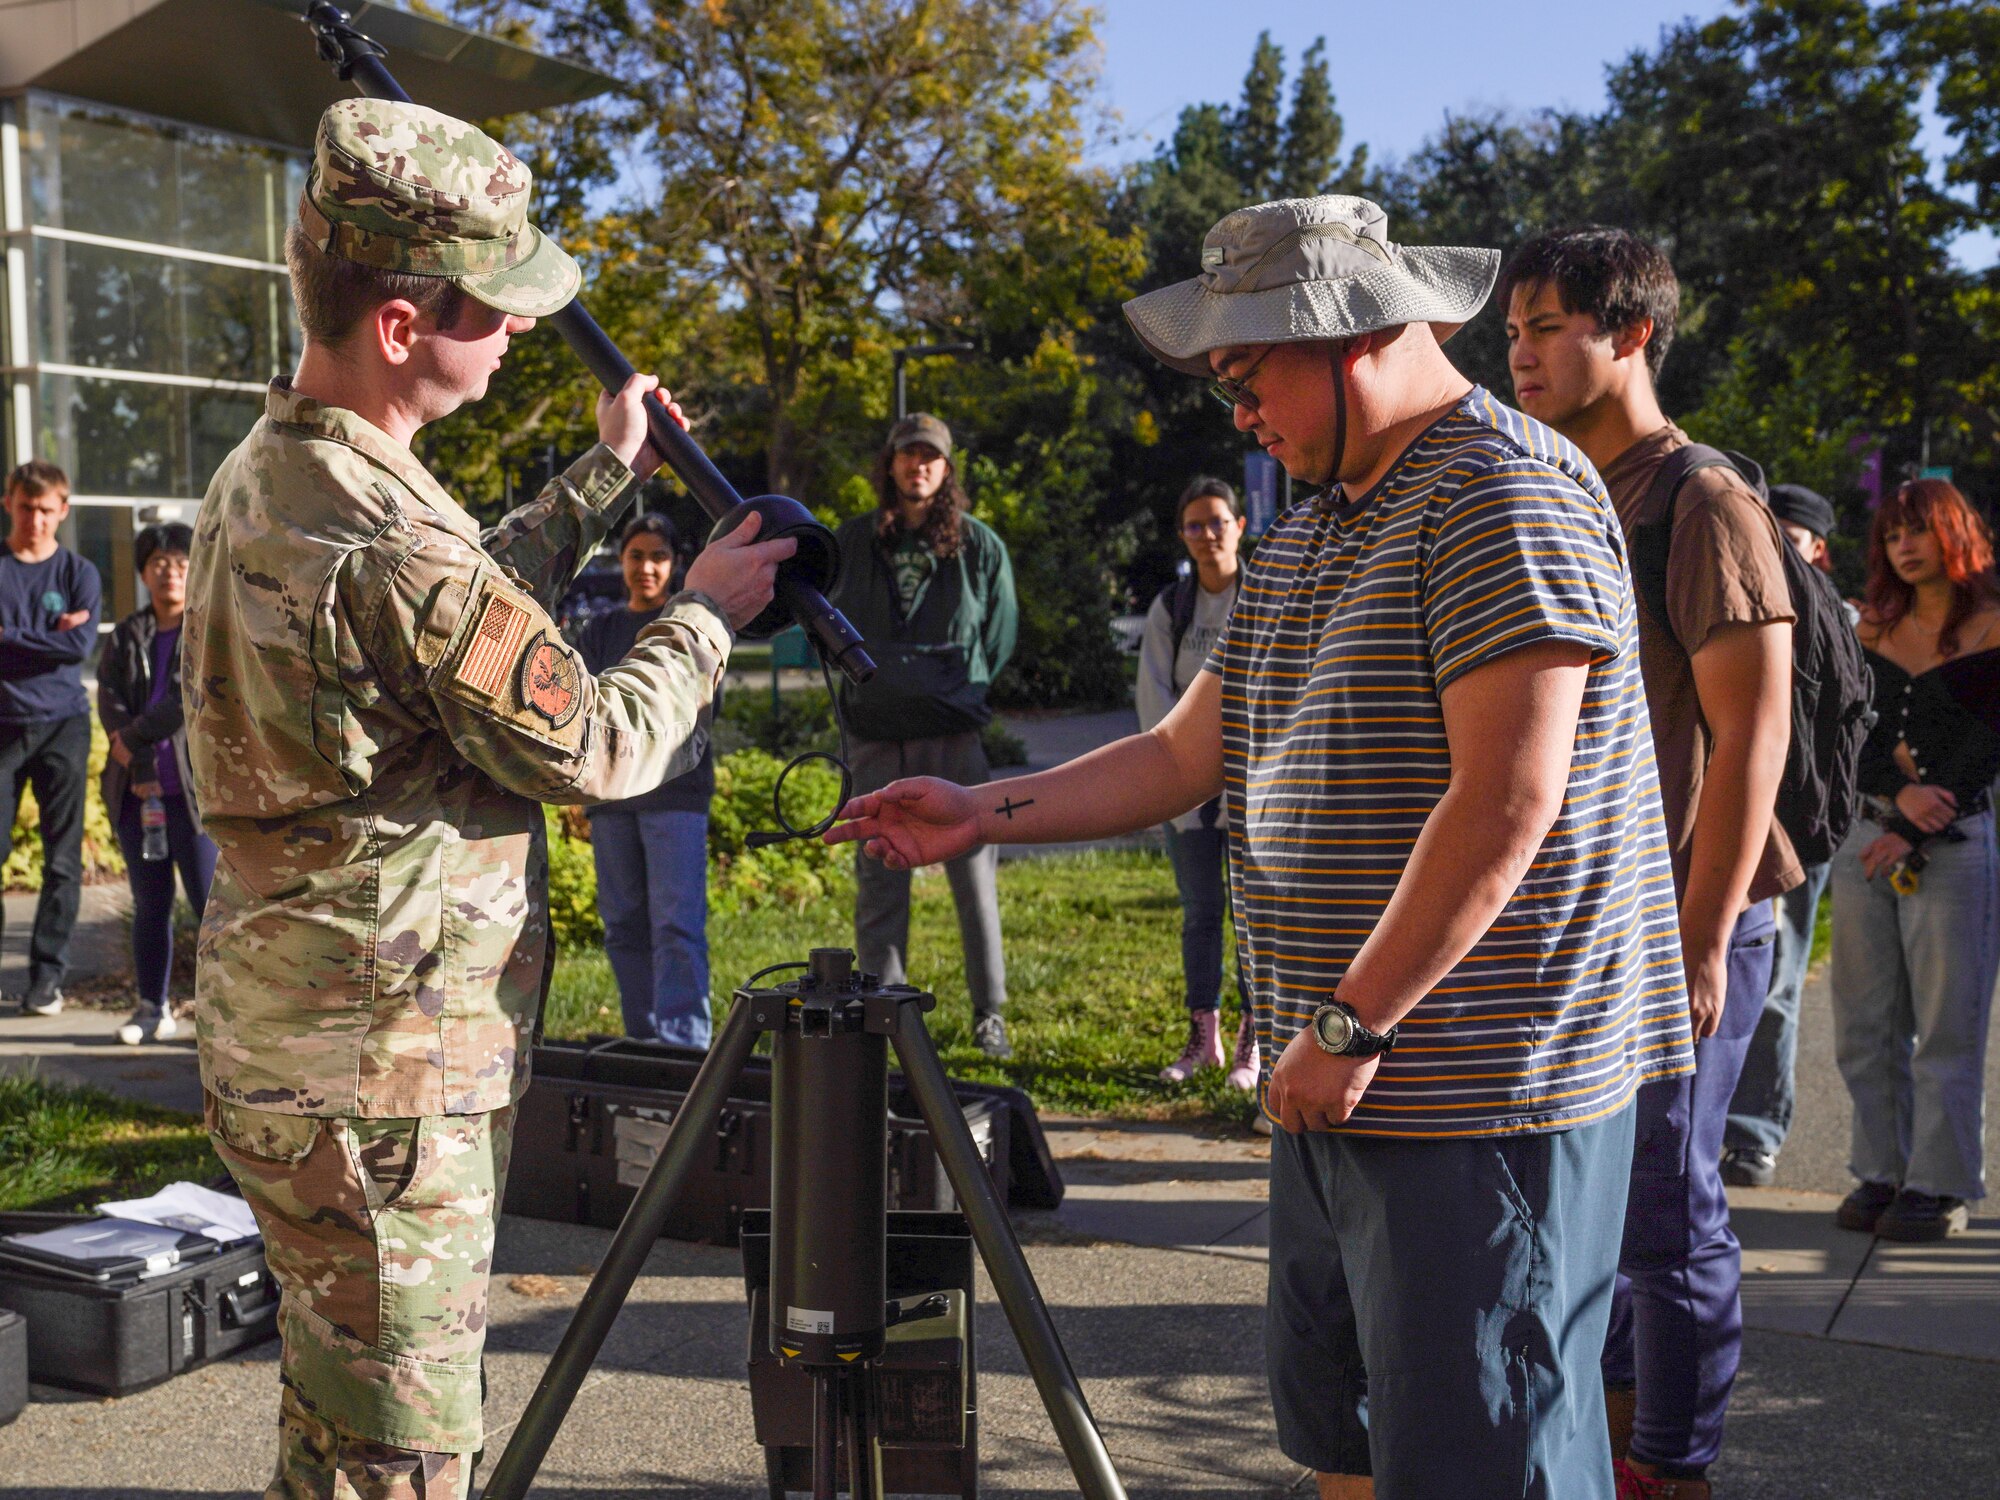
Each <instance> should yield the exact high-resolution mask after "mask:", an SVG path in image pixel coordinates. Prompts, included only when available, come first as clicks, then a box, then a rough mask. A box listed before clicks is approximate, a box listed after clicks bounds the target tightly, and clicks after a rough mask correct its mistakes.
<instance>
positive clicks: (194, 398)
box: [181, 390, 264, 496]
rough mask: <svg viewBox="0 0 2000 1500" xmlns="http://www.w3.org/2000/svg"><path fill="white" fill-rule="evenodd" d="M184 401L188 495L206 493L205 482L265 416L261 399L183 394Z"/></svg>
mask: <svg viewBox="0 0 2000 1500" xmlns="http://www.w3.org/2000/svg"><path fill="white" fill-rule="evenodd" d="M181 394H182V395H184V396H185V397H186V398H187V424H188V463H189V465H190V468H189V472H188V485H187V491H186V493H188V494H189V495H195V496H199V495H205V494H207V493H208V482H209V480H211V479H213V478H214V477H215V471H216V470H217V469H219V468H220V467H221V466H222V461H223V459H225V458H227V457H228V456H229V455H230V454H231V453H232V452H233V451H235V448H236V445H237V444H239V443H241V442H242V441H243V439H244V438H246V437H248V436H249V435H250V429H251V428H252V427H254V426H256V425H257V419H258V418H259V417H261V416H263V415H264V398H263V397H262V396H253V395H251V394H250V393H249V392H248V391H194V390H190V391H183V392H182V393H181Z"/></svg>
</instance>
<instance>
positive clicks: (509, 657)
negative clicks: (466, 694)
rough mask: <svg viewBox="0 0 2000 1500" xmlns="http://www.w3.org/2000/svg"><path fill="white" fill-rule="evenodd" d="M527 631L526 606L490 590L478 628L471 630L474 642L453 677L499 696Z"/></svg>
mask: <svg viewBox="0 0 2000 1500" xmlns="http://www.w3.org/2000/svg"><path fill="white" fill-rule="evenodd" d="M527 633H528V612H527V610H525V609H523V608H522V607H521V606H520V605H518V604H516V603H515V602H514V601H513V600H511V599H508V598H506V597H505V596H503V595H501V594H499V593H497V592H495V593H489V594H488V595H487V596H486V605H485V607H484V609H482V610H481V611H480V615H479V628H478V629H477V630H475V631H474V632H473V633H472V644H471V645H469V646H467V647H466V648H465V655H464V656H463V657H461V658H460V659H459V663H458V670H457V671H456V672H454V673H452V676H453V678H454V679H455V680H457V681H459V682H461V683H463V684H464V685H465V686H467V687H469V688H471V689H472V690H473V691H474V692H475V693H484V694H485V695H486V696H487V697H489V698H497V697H499V696H500V689H501V687H502V686H503V685H504V684H505V683H506V681H507V678H508V676H509V674H510V673H511V672H512V670H513V667H514V659H515V657H516V656H518V655H519V654H520V651H521V637H522V636H524V635H526V634H527Z"/></svg>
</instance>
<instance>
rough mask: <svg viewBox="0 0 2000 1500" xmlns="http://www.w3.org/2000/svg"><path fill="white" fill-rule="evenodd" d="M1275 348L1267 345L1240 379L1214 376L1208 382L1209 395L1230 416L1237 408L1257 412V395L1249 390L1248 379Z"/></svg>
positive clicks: (1275, 346) (1273, 345) (1272, 345)
mask: <svg viewBox="0 0 2000 1500" xmlns="http://www.w3.org/2000/svg"><path fill="white" fill-rule="evenodd" d="M1277 347H1278V346H1277V345H1276V344H1270V345H1267V346H1266V347H1265V350H1264V352H1263V353H1262V354H1260V355H1258V356H1257V361H1256V363H1255V364H1253V365H1251V366H1250V368H1249V369H1247V370H1245V371H1244V372H1243V374H1242V375H1241V376H1240V377H1237V378H1234V379H1232V378H1231V377H1230V376H1227V375H1218V376H1216V377H1215V379H1214V380H1212V381H1210V382H1209V385H1208V393H1209V395H1211V396H1213V397H1214V398H1215V399H1216V400H1217V401H1220V402H1221V403H1222V404H1223V405H1224V406H1226V407H1228V408H1229V411H1230V414H1231V415H1232V416H1233V415H1234V414H1235V412H1236V408H1237V407H1239V406H1240V407H1242V408H1243V409H1244V410H1245V411H1255V410H1257V407H1258V404H1259V398H1258V395H1257V393H1256V392H1255V391H1253V390H1251V389H1250V377H1251V376H1252V375H1255V374H1256V373H1257V371H1258V370H1259V369H1260V368H1261V367H1262V366H1263V363H1264V361H1265V360H1267V359H1269V358H1270V357H1271V350H1273V349H1275V348H1277Z"/></svg>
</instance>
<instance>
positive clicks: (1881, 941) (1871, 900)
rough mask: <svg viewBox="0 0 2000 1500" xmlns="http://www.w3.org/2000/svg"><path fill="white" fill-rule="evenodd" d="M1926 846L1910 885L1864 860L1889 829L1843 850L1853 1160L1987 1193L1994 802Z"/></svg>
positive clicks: (1840, 984)
mask: <svg viewBox="0 0 2000 1500" xmlns="http://www.w3.org/2000/svg"><path fill="white" fill-rule="evenodd" d="M1955 826H1956V827H1957V828H1958V829H1959V830H1960V831H1961V832H1963V833H1964V834H1965V835H1966V837H1965V839H1964V841H1963V842H1962V843H1956V844H1947V843H1944V842H1942V841H1940V840H1936V839H1933V840H1931V841H1930V842H1929V843H1928V844H1926V845H1925V846H1924V852H1925V853H1926V854H1927V855H1929V857H1930V863H1929V864H1928V865H1927V866H1926V867H1925V869H1924V871H1923V873H1922V875H1921V876H1920V877H1919V878H1918V885H1917V891H1916V894H1915V895H1912V896H1899V895H1897V894H1896V893H1895V892H1894V891H1893V890H1891V889H1890V888H1889V877H1888V876H1887V875H1886V874H1882V875H1878V876H1876V877H1875V878H1874V879H1873V880H1869V879H1866V878H1865V877H1863V875H1862V873H1861V851H1862V850H1863V849H1865V848H1866V847H1867V846H1868V844H1869V842H1870V841H1871V840H1872V839H1874V838H1875V837H1876V836H1877V835H1878V834H1879V833H1880V832H1881V831H1882V830H1881V829H1880V828H1878V827H1877V826H1876V825H1875V824H1873V823H1870V822H1866V821H1864V822H1861V823H1859V824H1857V825H1856V826H1855V830H1854V832H1853V833H1852V834H1850V835H1849V836H1848V840H1847V842H1846V843H1845V844H1843V845H1842V846H1841V848H1840V852H1839V853H1838V854H1836V855H1834V857H1833V1045H1834V1056H1835V1058H1836V1059H1837V1060H1838V1062H1839V1064H1840V1076H1841V1077H1842V1078H1843V1079H1845V1080H1846V1082H1847V1092H1848V1094H1849V1095H1850V1096H1851V1097H1852V1099H1853V1100H1854V1137H1853V1152H1852V1155H1851V1156H1850V1157H1849V1160H1848V1167H1849V1169H1850V1170H1851V1171H1852V1172H1853V1173H1854V1175H1855V1176H1856V1177H1859V1178H1860V1179H1861V1180H1862V1181H1864V1182H1882V1183H1890V1184H1894V1185H1898V1186H1902V1187H1907V1188H1910V1189H1912V1190H1913V1191H1915V1192H1920V1193H1934V1194H1937V1195H1939V1196H1941V1197H1947V1198H1980V1197H1984V1196H1985V1193H1986V1162H1985V1152H1984V1146H1985V1075H1986V1029H1987V1023H1988V1020H1989V1019H1990V1016H1991V1012H1992V1009H1993V981H1994V972H1995V970H1996V968H2000V930H1996V929H2000V862H1996V857H1995V852H1994V847H1993V814H1992V813H1990V812H1988V813H1980V814H1978V815H1977V816H1975V817H1969V818H1961V819H1960V820H1959V821H1958V823H1957V824H1956V825H1955Z"/></svg>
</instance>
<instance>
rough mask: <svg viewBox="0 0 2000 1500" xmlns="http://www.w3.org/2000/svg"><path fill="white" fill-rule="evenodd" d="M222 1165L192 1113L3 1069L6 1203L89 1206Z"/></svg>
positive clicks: (0, 1152)
mask: <svg viewBox="0 0 2000 1500" xmlns="http://www.w3.org/2000/svg"><path fill="white" fill-rule="evenodd" d="M221 1170H222V1163H221V1162H219V1161H217V1160H216V1159H215V1153H214V1152H212V1151H211V1150H209V1146H208V1132H207V1131H205V1130H203V1129H202V1126H201V1121H199V1120H197V1119H194V1118H193V1117H191V1116H189V1115H183V1114H176V1113H175V1112H174V1111H172V1110H167V1109H155V1108H152V1107H151V1106H149V1105H144V1104H129V1103H127V1102H126V1101H124V1100H122V1099H119V1098H116V1097H114V1096H112V1095H110V1094H106V1093H100V1092H99V1091H98V1090H96V1089H82V1088H71V1087H68V1086H66V1085H62V1084H55V1083H47V1082H44V1081H43V1080H41V1079H39V1078H36V1077H34V1076H33V1075H32V1074H20V1073H6V1074H0V1210H5V1209H20V1208H39V1209H51V1210H56V1209H71V1208H88V1207H91V1206H94V1205H95V1204H97V1203H98V1202H100V1201H101V1200H103V1199H107V1198H131V1197H137V1196H141V1195H143V1194H146V1193H150V1192H154V1191H156V1190H157V1189H159V1188H160V1187H162V1186H164V1185H165V1184H167V1183H169V1182H174V1181H177V1180H180V1179H186V1180H188V1181H191V1182H206V1181H207V1180H208V1179H209V1178H211V1177H214V1176H215V1175H216V1174H217V1173H219V1172H220V1171H221Z"/></svg>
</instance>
